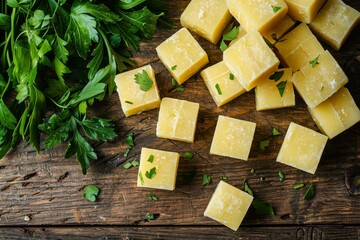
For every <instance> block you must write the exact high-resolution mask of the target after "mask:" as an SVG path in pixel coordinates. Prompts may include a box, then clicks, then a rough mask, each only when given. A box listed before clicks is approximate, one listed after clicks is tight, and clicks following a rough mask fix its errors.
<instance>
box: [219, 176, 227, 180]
mask: <svg viewBox="0 0 360 240" xmlns="http://www.w3.org/2000/svg"><path fill="white" fill-rule="evenodd" d="M219 179H220V180H228V177H226V176H220V177H219Z"/></svg>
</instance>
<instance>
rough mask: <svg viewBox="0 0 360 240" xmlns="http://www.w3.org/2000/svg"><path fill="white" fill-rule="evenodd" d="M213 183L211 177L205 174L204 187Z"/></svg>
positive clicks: (203, 178)
mask: <svg viewBox="0 0 360 240" xmlns="http://www.w3.org/2000/svg"><path fill="white" fill-rule="evenodd" d="M209 183H211V177H210V176H208V175H207V174H204V175H203V177H202V185H203V186H205V185H207V184H209Z"/></svg>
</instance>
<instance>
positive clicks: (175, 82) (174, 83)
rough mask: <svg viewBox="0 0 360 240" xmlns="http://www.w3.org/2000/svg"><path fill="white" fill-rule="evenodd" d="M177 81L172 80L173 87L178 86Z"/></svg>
mask: <svg viewBox="0 0 360 240" xmlns="http://www.w3.org/2000/svg"><path fill="white" fill-rule="evenodd" d="M176 84H177V81H176V79H175V78H171V85H173V86H176Z"/></svg>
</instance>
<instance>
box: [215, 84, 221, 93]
mask: <svg viewBox="0 0 360 240" xmlns="http://www.w3.org/2000/svg"><path fill="white" fill-rule="evenodd" d="M215 87H216V90H217V92H218V94H219V95H222V91H221V88H220V86H219V84H218V83H217V84H216V85H215Z"/></svg>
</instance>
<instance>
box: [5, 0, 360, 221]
mask: <svg viewBox="0 0 360 240" xmlns="http://www.w3.org/2000/svg"><path fill="white" fill-rule="evenodd" d="M175 2H176V4H175ZM188 2H189V1H188V0H187V1H174V2H171V9H170V11H169V12H170V13H171V16H172V19H173V20H174V21H175V22H176V23H177V24H178V25H179V19H178V18H179V16H180V13H181V12H182V11H183V9H184V8H185V6H186V5H187V3H188ZM347 3H348V4H350V5H351V6H353V7H355V8H356V9H358V10H360V2H359V1H356V0H350V1H347ZM175 31H176V30H169V31H165V30H162V31H159V33H158V34H157V35H156V37H155V38H154V39H153V40H150V41H147V42H145V43H144V44H143V45H142V49H143V51H142V52H141V53H139V54H135V56H134V59H135V60H136V61H137V62H138V65H144V64H148V63H151V64H152V65H153V67H154V68H155V71H156V73H157V75H156V77H157V81H158V85H159V87H160V93H161V96H162V97H175V98H180V99H186V100H190V101H195V102H199V103H200V105H201V108H200V115H199V121H198V127H197V132H196V137H195V143H194V144H188V143H181V142H176V141H170V140H166V139H158V138H157V137H156V136H155V129H156V122H157V117H158V111H157V110H153V111H149V112H144V113H142V114H139V115H137V116H133V117H129V118H125V117H124V114H123V113H122V111H121V108H120V105H119V101H118V97H117V96H116V95H115V94H114V95H113V96H111V98H108V99H106V100H105V101H104V102H102V103H101V104H99V103H97V104H95V106H94V109H95V110H94V112H93V113H96V114H98V115H100V116H104V117H109V118H111V119H113V120H114V122H115V124H116V131H117V133H118V134H119V138H117V139H116V140H114V141H112V142H109V143H103V144H98V145H96V146H95V149H96V151H97V152H98V153H99V161H97V162H93V166H92V167H91V169H90V171H89V174H88V175H87V176H82V175H81V172H80V169H79V166H78V164H77V162H76V161H75V160H65V159H64V156H63V154H64V151H65V147H66V146H65V145H62V146H58V147H56V148H54V149H51V150H49V151H43V152H42V153H41V154H40V155H37V154H36V152H35V151H34V150H33V149H31V148H30V147H28V146H26V144H25V143H21V144H20V145H19V147H18V148H17V149H15V150H14V151H12V152H11V153H10V154H8V155H7V156H6V157H5V159H3V160H2V161H1V162H0V191H1V194H0V225H2V226H12V225H25V224H26V225H42V224H44V223H45V224H48V225H63V224H78V225H79V224H99V225H101V224H104V225H108V224H117V225H134V224H138V225H139V224H140V225H149V224H152V225H214V224H216V223H215V222H214V221H212V220H210V219H208V218H205V217H204V216H203V212H204V210H205V208H206V205H207V203H208V201H209V199H210V197H211V194H212V193H213V191H214V189H215V187H216V184H217V182H218V181H219V179H218V178H219V176H222V175H226V176H228V177H229V180H228V182H229V183H231V184H233V185H235V186H237V187H242V181H243V180H244V179H245V178H247V179H249V184H250V185H251V187H252V188H253V190H254V192H255V194H256V197H258V198H259V199H261V200H264V201H267V202H269V203H271V204H272V205H273V206H274V208H275V210H276V212H277V214H276V216H273V217H261V216H257V215H255V214H254V213H253V211H250V212H249V214H248V215H247V216H246V218H245V220H244V225H245V226H246V225H258V224H266V225H273V224H274V225H278V224H281V225H286V224H314V225H316V224H352V223H359V222H360V205H359V197H358V195H359V193H360V191H359V190H360V186H359V182H358V181H357V179H358V178H359V176H360V166H359V165H360V161H359V158H360V154H359V153H360V151H359V150H360V124H357V125H356V126H354V127H352V128H351V129H349V130H348V131H346V132H345V133H343V134H341V135H340V136H338V137H336V138H335V139H333V140H331V141H329V143H328V144H327V147H326V149H325V152H324V155H323V157H322V160H321V163H320V166H319V168H318V171H317V172H316V174H315V175H310V174H307V173H304V172H301V171H298V170H296V169H293V168H290V167H287V166H285V165H282V164H279V163H276V162H275V159H276V155H277V153H278V151H279V148H280V146H281V143H282V140H283V135H282V136H280V137H276V138H274V137H272V136H271V129H272V127H273V126H276V127H278V128H279V130H280V131H281V132H282V133H285V132H286V129H287V126H288V125H289V123H290V122H291V121H294V122H296V123H298V124H301V125H303V126H306V127H309V128H312V129H314V130H317V127H316V125H315V123H314V122H313V121H312V119H311V116H310V114H309V113H308V112H307V110H306V106H305V104H304V102H303V101H302V100H301V99H300V97H299V96H297V105H296V107H293V108H288V109H282V110H272V111H266V112H257V111H256V110H255V100H254V92H253V91H251V92H249V93H247V94H244V95H242V96H240V97H239V98H237V99H236V100H234V101H233V102H231V103H229V104H227V105H226V106H224V107H221V108H217V107H216V105H215V103H214V102H213V100H212V99H211V96H210V95H209V93H208V92H207V89H206V86H205V84H204V82H203V80H202V79H201V77H200V76H199V74H197V75H196V76H195V77H193V78H191V79H190V80H188V81H187V82H186V84H185V86H186V91H185V92H184V93H171V92H169V90H170V89H171V88H172V86H171V81H170V79H171V76H170V74H169V73H168V72H167V71H166V69H165V67H164V66H163V65H162V64H161V62H160V61H159V60H158V58H157V56H156V52H155V47H156V46H157V45H158V44H159V43H160V42H162V41H163V40H165V39H166V38H167V37H169V36H170V35H171V34H172V33H173V32H175ZM194 35H195V34H194ZM195 37H196V38H197V39H198V40H199V42H200V44H201V45H202V46H203V47H204V49H205V50H206V51H207V52H208V54H209V57H210V62H211V64H212V63H216V62H218V61H220V59H221V56H222V55H221V52H220V51H219V50H218V47H217V46H216V45H213V44H210V43H208V42H207V41H205V40H203V39H200V37H198V36H197V35H195ZM359 49H360V34H359V27H357V28H356V29H355V31H354V32H353V33H352V34H351V36H350V38H349V39H348V41H347V43H346V44H345V45H344V48H343V49H342V51H340V52H338V53H335V52H334V51H332V53H333V54H334V56H335V57H336V59H337V60H338V61H339V64H340V65H341V66H342V67H343V69H344V70H345V72H346V74H347V75H348V77H349V79H350V82H349V84H348V85H347V86H348V88H349V90H350V92H351V93H352V94H353V96H354V97H355V101H356V102H357V104H358V105H360V85H359V81H358V76H359V75H360V67H359V66H360V53H359ZM220 114H222V115H227V116H231V117H237V118H241V119H244V120H249V121H254V122H256V123H257V130H256V134H255V139H254V144H253V146H252V150H251V154H250V159H249V161H248V162H245V161H239V160H235V159H230V158H225V157H218V156H212V155H209V149H210V144H211V140H212V135H213V132H214V129H215V125H216V121H217V116H218V115H220ZM130 129H133V130H134V132H135V135H136V136H135V143H136V147H135V148H134V150H133V151H132V152H131V153H130V155H129V157H128V158H125V157H124V156H123V152H124V151H125V149H126V145H125V144H124V140H125V136H126V134H127V133H128V132H129V131H130ZM263 139H271V143H270V146H269V148H267V149H266V151H265V152H261V151H260V150H259V149H258V144H259V142H260V141H261V140H263ZM141 147H150V148H158V149H163V150H172V151H177V152H179V153H183V152H185V151H192V152H194V153H196V154H195V157H194V159H193V160H185V159H181V162H180V166H179V173H178V178H177V187H176V190H175V191H174V192H167V191H160V190H145V189H139V188H136V175H137V169H136V168H133V169H130V170H125V169H123V168H122V167H121V165H122V164H123V163H124V162H125V161H128V160H132V159H138V158H139V154H140V150H141ZM251 168H254V169H256V174H255V175H252V174H251V173H250V169H251ZM194 169H195V170H196V175H195V176H194V178H193V179H189V176H190V175H191V173H192V172H193V171H194ZM280 169H281V170H283V172H284V173H285V175H286V180H285V182H280V181H279V180H278V175H277V174H278V171H279V170H280ZM203 174H209V175H210V176H211V177H212V178H213V183H212V184H210V185H208V186H202V184H201V178H202V175H203ZM261 176H264V177H265V181H263V182H261V181H260V180H259V178H260V177H261ZM297 183H313V184H314V186H315V193H316V195H315V198H314V199H313V200H311V201H304V200H303V194H304V192H305V190H306V189H301V190H298V191H295V190H293V186H294V185H295V184H297ZM88 184H94V185H97V186H98V187H99V188H100V189H101V194H100V197H99V201H98V202H96V203H90V202H87V201H86V200H85V199H83V198H82V197H81V194H82V191H83V189H84V187H85V186H86V185H88ZM150 192H151V193H152V194H154V195H156V196H158V197H159V201H157V202H151V201H149V200H147V198H146V196H145V194H146V193H150ZM148 212H151V213H155V214H159V217H158V218H157V219H156V221H153V222H151V223H148V222H147V221H145V215H146V213H148ZM25 215H29V216H31V218H32V220H31V221H30V222H25V221H24V216H25Z"/></svg>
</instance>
